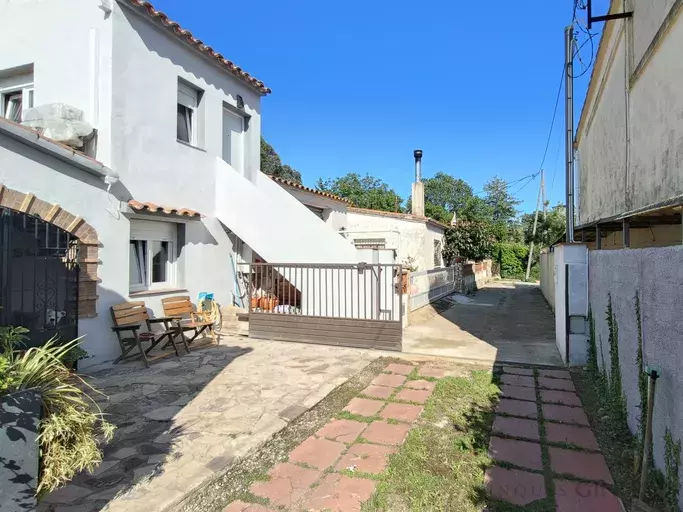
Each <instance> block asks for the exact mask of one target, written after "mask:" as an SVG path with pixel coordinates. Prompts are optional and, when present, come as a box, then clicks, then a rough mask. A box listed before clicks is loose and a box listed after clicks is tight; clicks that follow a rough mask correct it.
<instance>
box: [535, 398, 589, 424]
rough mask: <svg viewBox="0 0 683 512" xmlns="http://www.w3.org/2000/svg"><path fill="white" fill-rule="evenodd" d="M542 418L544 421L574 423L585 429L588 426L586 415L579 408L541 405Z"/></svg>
mask: <svg viewBox="0 0 683 512" xmlns="http://www.w3.org/2000/svg"><path fill="white" fill-rule="evenodd" d="M542 408H543V417H544V418H545V419H546V420H552V421H561V422H563V423H575V424H577V425H583V426H585V427H588V426H590V424H589V423H588V418H587V417H586V413H585V412H583V409H582V408H580V407H567V406H565V405H552V404H543V405H542Z"/></svg>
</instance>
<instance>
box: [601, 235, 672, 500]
mask: <svg viewBox="0 0 683 512" xmlns="http://www.w3.org/2000/svg"><path fill="white" fill-rule="evenodd" d="M588 258H589V265H588V288H589V300H590V306H591V311H592V316H593V319H594V321H595V339H596V344H597V347H598V364H599V365H600V366H601V367H602V366H603V362H604V365H605V366H607V367H608V370H607V371H608V373H609V366H610V350H609V342H608V340H609V327H608V323H607V319H606V316H607V308H608V303H609V298H610V297H611V300H612V311H613V315H614V319H615V321H616V323H617V326H618V347H619V365H620V369H621V381H622V388H623V392H624V395H625V396H626V403H627V410H628V424H629V427H630V429H631V431H632V432H634V433H637V431H638V418H639V416H640V414H641V409H640V405H641V404H640V393H639V390H638V366H637V364H636V356H637V351H638V345H639V342H638V316H637V314H636V295H637V296H638V297H639V299H640V310H641V315H640V320H641V326H642V340H643V353H644V365H649V366H654V367H656V368H658V369H659V370H661V377H660V378H659V379H658V380H657V388H656V393H655V407H654V420H653V425H652V439H653V451H654V459H655V464H656V466H657V467H658V468H659V469H662V470H663V469H664V449H665V443H664V435H665V432H666V429H669V430H670V431H671V435H672V437H673V439H674V441H678V440H683V400H681V393H682V392H683V350H681V346H682V345H681V344H682V343H683V322H682V321H681V305H682V304H683V286H682V284H683V246H673V247H656V248H648V249H621V250H607V251H590V252H589V256H588ZM682 480H683V464H682V465H681V469H680V470H679V481H682ZM678 503H679V506H681V507H683V493H682V494H681V496H680V498H679V502H678Z"/></svg>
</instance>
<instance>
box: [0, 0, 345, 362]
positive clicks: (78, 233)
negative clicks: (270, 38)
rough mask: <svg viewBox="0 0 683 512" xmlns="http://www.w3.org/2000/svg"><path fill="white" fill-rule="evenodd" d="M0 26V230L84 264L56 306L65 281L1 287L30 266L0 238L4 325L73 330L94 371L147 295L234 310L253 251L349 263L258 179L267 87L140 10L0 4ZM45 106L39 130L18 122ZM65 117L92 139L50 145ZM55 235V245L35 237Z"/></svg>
mask: <svg viewBox="0 0 683 512" xmlns="http://www.w3.org/2000/svg"><path fill="white" fill-rule="evenodd" d="M0 20H1V23H2V30H0V46H1V47H2V48H5V49H9V48H11V49H12V50H11V51H3V52H0V109H1V110H0V115H2V116H4V117H5V119H2V120H0V208H1V209H0V213H2V217H1V218H2V219H5V220H4V221H3V222H4V224H0V229H4V230H5V233H10V232H18V230H19V231H21V233H22V236H24V238H25V242H26V243H27V244H28V243H29V234H30V233H29V232H30V231H31V230H33V235H34V238H33V239H32V241H31V242H30V243H32V244H34V245H36V244H38V245H40V247H39V249H40V250H42V251H47V250H48V249H50V250H52V249H54V250H53V251H52V252H51V253H50V254H53V255H54V254H56V252H55V251H57V249H59V250H60V251H62V252H61V253H60V254H61V256H59V257H60V258H62V260H63V261H67V260H68V256H69V255H71V254H72V253H70V252H69V247H71V245H70V244H74V243H77V244H78V246H79V255H78V259H79V261H80V273H79V277H78V279H79V285H78V302H77V303H78V308H75V307H73V304H72V305H71V306H70V307H67V306H66V304H67V303H68V302H69V301H71V302H72V303H73V302H74V297H70V296H67V295H69V294H67V293H65V291H64V290H65V287H66V286H67V284H68V283H69V282H70V279H71V278H70V277H69V276H68V275H65V276H62V277H61V278H60V279H59V280H57V281H58V282H57V283H56V284H55V283H52V284H51V285H50V286H51V287H52V288H56V289H57V291H55V290H53V289H52V288H50V286H47V285H46V283H48V282H49V281H50V279H51V278H50V277H49V276H47V277H45V278H43V277H40V276H39V273H35V272H34V274H31V276H33V277H31V278H30V279H29V280H28V281H18V279H19V278H18V277H15V279H14V280H12V279H10V278H9V277H8V275H9V276H11V272H12V270H11V268H10V264H12V265H14V272H15V274H16V275H19V274H21V275H29V274H27V272H29V271H28V270H26V269H27V268H29V267H28V266H27V265H28V264H27V263H26V261H24V262H23V263H22V265H24V266H23V267H19V266H17V265H19V263H18V262H17V261H18V260H17V261H15V260H13V259H12V258H11V257H10V256H11V254H10V251H9V250H8V249H7V247H8V245H7V244H5V248H6V249H5V254H4V256H3V254H2V253H3V250H2V249H0V267H2V266H3V265H4V267H3V271H4V272H5V273H4V274H2V277H1V278H0V300H2V303H3V309H2V310H0V315H4V316H0V323H2V322H7V323H9V322H13V321H23V322H25V323H27V324H29V327H30V328H31V329H33V330H35V331H41V330H43V329H45V328H46V326H48V325H50V323H51V325H52V326H54V324H55V322H57V323H59V322H62V323H64V324H68V325H72V326H76V323H77V332H78V334H81V335H85V340H84V343H83V345H84V348H85V349H86V350H87V351H88V352H89V353H90V354H91V355H92V356H93V358H92V359H89V360H88V361H87V362H88V363H98V362H101V361H105V360H110V359H113V358H114V357H115V356H116V355H118V352H119V347H118V345H117V343H116V341H115V338H114V337H113V335H112V334H111V331H110V326H111V320H110V316H109V312H108V310H109V308H110V306H111V305H114V304H117V303H120V302H123V301H125V300H130V299H136V300H140V299H144V300H145V301H146V303H147V305H148V307H149V308H150V309H151V310H152V312H153V313H155V314H157V315H158V314H160V313H161V311H160V300H161V299H162V298H163V297H165V296H169V295H177V294H189V295H190V296H191V297H196V296H197V294H198V293H199V292H201V291H212V292H215V293H216V299H217V300H218V302H220V303H221V304H224V305H227V304H231V303H232V301H233V290H234V289H235V283H236V275H235V272H234V264H233V263H231V262H234V261H235V260H236V259H238V258H243V259H245V260H247V261H249V260H250V258H251V252H252V250H253V251H255V252H257V253H258V254H259V255H260V256H261V257H263V258H264V259H266V260H267V261H277V262H279V263H288V262H297V263H302V262H304V263H305V262H316V263H326V262H327V263H351V262H357V261H358V259H357V253H356V250H355V248H354V247H353V246H352V245H351V244H349V243H348V242H347V241H346V240H344V239H343V238H342V237H340V236H339V235H338V233H337V231H336V230H331V229H329V227H328V226H326V225H325V223H324V222H323V221H322V220H321V219H320V218H318V217H317V216H316V215H313V214H312V213H311V211H310V210H309V209H307V208H305V207H304V206H303V205H302V204H301V203H300V202H299V201H297V200H296V199H295V198H294V197H292V196H291V195H289V194H288V193H286V192H285V191H284V190H282V188H281V187H280V186H279V185H278V184H276V183H275V182H273V181H272V180H271V179H269V178H267V177H266V176H265V175H263V174H261V173H260V170H259V169H260V161H259V158H260V153H259V147H260V136H261V119H260V112H261V98H262V97H263V96H265V95H267V94H268V93H270V89H268V88H267V87H266V86H265V85H264V84H263V82H261V81H260V80H258V79H256V78H254V77H253V76H251V75H250V74H248V73H246V72H245V71H243V70H242V69H241V68H240V67H238V66H237V65H236V64H234V63H232V62H230V61H229V60H227V59H226V58H225V57H224V56H223V55H221V54H220V53H218V52H217V51H215V50H214V49H212V48H211V47H209V46H207V45H205V44H204V43H203V42H202V41H200V40H198V39H197V38H195V37H194V36H193V35H192V34H191V33H190V32H189V31H187V30H184V29H182V28H181V27H180V26H179V25H178V24H177V23H175V22H174V21H171V20H169V19H168V17H167V16H166V15H165V14H163V13H162V12H159V11H157V10H156V9H155V8H154V7H153V6H152V5H151V4H150V3H149V2H146V1H143V0H51V1H50V2H44V1H39V0H20V1H16V0H12V1H9V0H0ZM244 44H248V42H245V43H244ZM36 109H37V110H36ZM47 111H51V113H50V114H49V115H47V116H46V117H45V119H43V121H40V122H38V126H41V127H42V128H44V130H42V131H40V130H39V131H38V132H36V131H32V130H29V129H27V128H26V127H24V126H21V125H20V123H22V121H23V122H24V123H27V122H29V121H28V120H29V119H34V118H35V117H36V116H38V117H40V115H41V114H43V113H45V112H47ZM60 113H61V114H66V115H67V116H71V117H72V119H71V120H72V121H74V119H73V118H75V121H76V124H78V125H79V126H80V125H81V124H82V125H86V126H87V125H90V126H91V127H92V128H93V129H94V131H93V132H92V134H91V135H89V136H88V137H87V138H86V141H85V144H84V146H83V147H82V148H79V150H80V152H79V151H74V150H73V149H71V148H70V147H69V146H65V145H64V144H61V143H59V142H56V141H55V140H53V139H59V140H66V138H65V139H60V137H61V136H62V134H61V132H60V130H61V129H62V128H63V126H64V125H63V123H62V120H59V119H57V117H58V115H59V114H60ZM80 113H82V115H80ZM55 122H56V123H57V125H58V127H57V128H55V126H54V124H53V123H55ZM41 123H42V124H41ZM60 123H62V124H60ZM33 126H36V125H35V124H34V125H33ZM41 133H42V135H39V134H41ZM67 138H68V137H67ZM72 138H73V137H72ZM76 142H77V143H79V139H76ZM70 143H73V140H71V141H70ZM86 155H87V156H86ZM37 217H40V218H41V219H44V220H45V221H49V224H50V226H52V227H50V226H48V227H45V226H43V225H42V224H39V223H36V222H37V221H35V219H36V218H37ZM32 223H33V224H32ZM36 226H39V227H36ZM54 226H56V227H54ZM53 227H54V230H55V233H56V235H55V236H57V237H59V236H61V237H62V238H60V239H59V240H57V242H56V243H57V245H58V246H59V247H57V249H55V248H54V247H52V246H51V245H50V243H51V242H49V240H48V239H46V238H45V237H43V238H39V237H38V235H37V234H36V233H38V231H39V229H45V230H48V231H49V230H52V228H53ZM29 228H30V229H29ZM22 230H23V231H22ZM46 232H47V231H46ZM49 232H50V233H52V231H49ZM50 236H51V235H50ZM48 238H49V237H48ZM14 240H15V242H14V243H18V242H17V240H18V238H16V237H15V239H14ZM41 244H42V245H41ZM53 245H54V244H53ZM34 249H35V248H34ZM17 269H20V270H21V272H19V271H18V270H17ZM22 269H23V270H22ZM8 272H9V274H8ZM39 277H40V279H39ZM29 281H30V282H29ZM52 281H54V279H52ZM27 282H28V284H27ZM60 283H61V289H60ZM74 293H75V290H74ZM71 295H73V294H71ZM29 299H30V300H29ZM22 301H23V302H22ZM37 310H40V311H43V313H42V316H41V315H39V314H36V311H37ZM69 315H72V316H74V318H69ZM76 316H77V317H78V320H77V319H76V318H75V317H76Z"/></svg>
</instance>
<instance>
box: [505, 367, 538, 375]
mask: <svg viewBox="0 0 683 512" xmlns="http://www.w3.org/2000/svg"><path fill="white" fill-rule="evenodd" d="M503 372H504V373H512V374H514V375H529V376H532V377H533V375H534V370H533V368H518V367H516V366H503Z"/></svg>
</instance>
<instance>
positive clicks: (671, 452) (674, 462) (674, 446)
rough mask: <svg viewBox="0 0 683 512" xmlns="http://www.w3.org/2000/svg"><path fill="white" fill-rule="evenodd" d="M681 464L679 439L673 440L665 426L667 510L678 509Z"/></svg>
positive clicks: (665, 490)
mask: <svg viewBox="0 0 683 512" xmlns="http://www.w3.org/2000/svg"><path fill="white" fill-rule="evenodd" d="M680 464H681V441H680V440H678V441H674V439H673V436H672V435H671V431H670V430H669V429H668V428H667V429H666V433H665V434H664V468H665V472H666V474H665V475H664V477H665V479H666V480H665V482H664V493H665V500H666V504H667V505H668V506H669V510H678V493H679V491H680V482H679V480H678V468H679V466H680Z"/></svg>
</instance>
